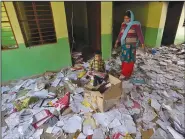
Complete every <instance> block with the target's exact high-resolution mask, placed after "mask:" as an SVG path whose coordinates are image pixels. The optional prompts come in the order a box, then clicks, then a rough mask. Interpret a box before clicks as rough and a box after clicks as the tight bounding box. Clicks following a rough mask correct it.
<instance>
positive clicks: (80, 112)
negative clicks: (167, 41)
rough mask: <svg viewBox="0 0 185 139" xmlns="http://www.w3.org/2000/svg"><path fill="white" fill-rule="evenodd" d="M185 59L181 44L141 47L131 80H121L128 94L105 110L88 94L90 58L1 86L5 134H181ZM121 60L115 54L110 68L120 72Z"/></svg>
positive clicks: (80, 137) (79, 138) (29, 137)
mask: <svg viewBox="0 0 185 139" xmlns="http://www.w3.org/2000/svg"><path fill="white" fill-rule="evenodd" d="M184 60H185V56H184V46H183V45H182V46H181V47H180V48H176V47H170V48H169V47H161V48H158V49H155V53H143V52H141V51H140V50H138V51H137V62H136V64H135V68H134V73H133V75H132V77H131V79H129V80H127V81H123V82H122V83H121V84H122V88H123V92H124V93H123V94H122V96H121V98H119V99H118V100H117V101H116V102H117V103H115V105H114V106H113V107H111V109H109V110H108V111H106V112H99V110H98V109H97V107H96V104H95V103H94V101H93V99H91V100H92V101H88V100H87V99H85V94H86V91H87V90H86V89H87V87H86V85H87V84H88V83H89V82H90V80H91V79H88V78H86V74H87V72H86V71H88V63H83V64H81V66H79V65H76V66H75V67H72V68H66V69H62V70H61V72H58V73H47V74H44V75H43V76H42V77H38V78H35V79H28V80H20V81H17V82H12V83H10V84H9V85H7V86H2V88H1V90H2V94H1V95H2V111H3V114H4V117H3V121H4V122H3V127H2V138H3V139H12V138H13V139H19V138H25V139H35V138H40V136H44V137H46V134H49V135H51V138H52V137H53V138H58V137H62V138H67V137H69V138H75V139H85V138H87V137H92V138H94V139H95V138H102V139H104V138H108V137H109V138H112V139H119V138H124V139H126V138H129V139H132V138H133V139H134V138H137V139H139V138H143V139H149V138H151V139H159V138H160V139H169V138H170V139H183V138H184V136H185V124H184V120H185V119H184V117H185V111H184V107H185V101H184V96H185V92H184V78H185V76H184V75H185V67H184V65H185V63H184V62H183V61H184ZM120 65H121V61H120V59H119V56H115V57H114V58H111V59H110V60H108V61H106V70H107V71H109V73H110V74H112V75H113V76H115V77H118V76H119V75H120V70H121V69H120ZM110 86H111V85H110ZM110 86H109V87H110ZM124 94H126V95H124ZM105 104H108V103H107V102H106V101H105Z"/></svg>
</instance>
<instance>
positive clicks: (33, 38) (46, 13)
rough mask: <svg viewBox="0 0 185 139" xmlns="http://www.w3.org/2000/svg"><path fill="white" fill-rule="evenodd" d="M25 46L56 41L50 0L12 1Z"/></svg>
mask: <svg viewBox="0 0 185 139" xmlns="http://www.w3.org/2000/svg"><path fill="white" fill-rule="evenodd" d="M14 7H15V10H16V13H17V17H18V21H19V24H20V27H21V31H22V33H23V36H24V40H25V44H26V46H27V47H31V46H37V45H44V44H50V43H56V42H57V38H56V32H55V27H54V21H53V15H52V9H51V4H50V2H47V1H43V2H41V1H35V2H28V1H26V2H14Z"/></svg>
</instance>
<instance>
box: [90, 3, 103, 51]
mask: <svg viewBox="0 0 185 139" xmlns="http://www.w3.org/2000/svg"><path fill="white" fill-rule="evenodd" d="M87 19H88V28H89V42H90V46H91V48H93V50H94V51H96V50H101V2H100V1H88V2H87Z"/></svg>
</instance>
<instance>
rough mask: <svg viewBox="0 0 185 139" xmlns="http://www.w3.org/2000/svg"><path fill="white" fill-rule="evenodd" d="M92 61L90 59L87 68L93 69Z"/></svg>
mask: <svg viewBox="0 0 185 139" xmlns="http://www.w3.org/2000/svg"><path fill="white" fill-rule="evenodd" d="M93 61H94V60H92V61H91V62H90V63H89V70H92V69H93Z"/></svg>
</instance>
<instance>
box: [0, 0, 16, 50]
mask: <svg viewBox="0 0 185 139" xmlns="http://www.w3.org/2000/svg"><path fill="white" fill-rule="evenodd" d="M1 9H2V11H1V12H2V13H1V39H2V40H1V50H10V49H16V48H18V45H17V44H18V43H17V40H16V38H15V34H14V31H13V29H12V24H11V22H10V19H9V16H8V13H7V9H6V6H5V5H4V2H2V6H1ZM4 19H6V21H5V20H4ZM7 33H8V34H7Z"/></svg>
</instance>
